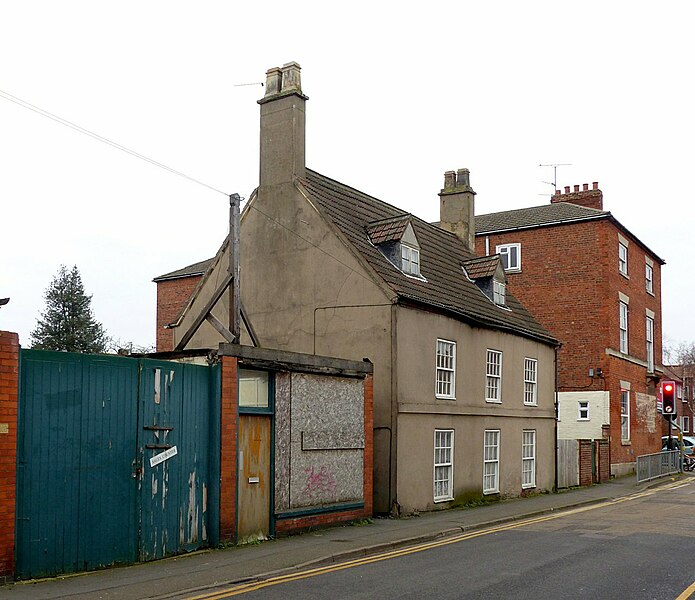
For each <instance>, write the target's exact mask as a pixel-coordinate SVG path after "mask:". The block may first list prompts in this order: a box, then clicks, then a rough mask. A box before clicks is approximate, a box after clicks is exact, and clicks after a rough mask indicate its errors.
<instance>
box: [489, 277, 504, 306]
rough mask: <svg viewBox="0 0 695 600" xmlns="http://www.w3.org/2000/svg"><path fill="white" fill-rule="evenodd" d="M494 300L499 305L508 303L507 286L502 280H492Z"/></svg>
mask: <svg viewBox="0 0 695 600" xmlns="http://www.w3.org/2000/svg"><path fill="white" fill-rule="evenodd" d="M492 301H493V302H494V303H495V304H497V306H506V305H507V286H506V285H505V284H504V282H502V281H497V280H496V279H493V280H492Z"/></svg>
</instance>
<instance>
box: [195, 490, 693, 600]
mask: <svg viewBox="0 0 695 600" xmlns="http://www.w3.org/2000/svg"><path fill="white" fill-rule="evenodd" d="M685 485H688V483H682V482H674V483H671V484H668V485H664V486H661V487H659V488H658V489H654V490H646V491H644V492H638V493H636V494H632V495H630V496H624V497H622V498H616V499H614V500H607V501H605V502H600V503H597V504H592V505H590V506H582V507H579V508H574V509H570V510H566V511H563V512H559V513H554V514H550V515H544V516H541V517H533V518H530V519H524V520H523V521H515V522H513V523H506V524H504V525H497V526H494V527H488V528H486V529H481V530H478V531H472V532H469V533H461V534H457V535H453V536H451V537H447V538H445V539H441V540H437V541H433V542H427V543H424V544H418V545H417V546H410V547H408V548H403V549H400V550H392V551H390V552H384V553H383V554H377V555H374V556H369V557H367V556H365V557H364V558H357V559H354V560H349V561H346V562H343V563H340V564H337V565H326V566H325V567H317V568H315V569H308V570H306V571H302V572H301V573H289V574H287V575H278V576H276V577H269V578H268V579H263V580H261V581H253V582H250V583H245V584H241V585H237V586H234V587H230V588H226V589H223V590H218V591H216V592H210V593H207V594H202V595H199V596H191V597H189V598H188V599H187V600H222V599H223V598H231V597H232V596H239V595H241V594H247V593H248V592H253V591H256V590H260V589H263V588H266V587H271V586H274V585H280V584H282V583H290V582H292V581H300V580H302V579H309V578H311V577H316V576H318V575H324V574H326V573H335V572H337V571H343V570H345V569H352V568H354V567H360V566H362V565H368V564H371V563H375V562H381V561H384V560H391V559H393V558H398V557H400V556H407V555H408V554H415V553H416V552H424V551H425V550H431V549H432V548H439V547H442V546H448V545H449V544H457V543H458V542H463V541H465V540H470V539H473V538H477V537H481V536H484V535H490V534H492V533H498V532H500V531H509V530H511V529H518V528H519V527H526V526H527V525H535V524H536V523H544V522H546V521H553V520H555V519H559V518H561V517H568V516H570V515H576V514H579V513H583V512H587V511H590V510H595V509H597V508H602V507H605V506H611V505H614V504H619V503H621V502H628V501H631V500H637V499H639V498H645V497H647V496H651V495H653V494H656V493H657V492H659V491H663V490H671V489H677V488H680V487H683V486H685ZM693 592H695V583H693V584H692V585H691V586H690V587H689V588H688V589H687V590H685V591H684V592H683V593H682V594H681V595H680V596H678V598H676V600H687V599H688V598H690V597H691V595H692V594H693Z"/></svg>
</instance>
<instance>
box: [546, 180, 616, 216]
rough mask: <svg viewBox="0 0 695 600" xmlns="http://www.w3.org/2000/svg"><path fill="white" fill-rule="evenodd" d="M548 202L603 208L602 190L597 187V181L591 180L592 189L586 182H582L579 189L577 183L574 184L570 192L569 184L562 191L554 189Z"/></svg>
mask: <svg viewBox="0 0 695 600" xmlns="http://www.w3.org/2000/svg"><path fill="white" fill-rule="evenodd" d="M550 202H551V203H552V204H555V203H557V202H570V203H572V204H578V205H579V206H584V207H586V208H596V209H598V210H603V192H602V191H601V190H600V189H598V181H594V182H593V184H592V189H589V184H588V183H585V184H583V185H582V189H581V190H580V189H579V185H575V186H574V191H572V192H570V186H569V185H566V186H565V191H564V193H563V192H562V190H559V189H558V190H555V194H553V196H551V198H550Z"/></svg>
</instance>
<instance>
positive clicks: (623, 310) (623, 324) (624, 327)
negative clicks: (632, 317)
mask: <svg viewBox="0 0 695 600" xmlns="http://www.w3.org/2000/svg"><path fill="white" fill-rule="evenodd" d="M628 349H629V345H628V304H627V302H623V301H622V300H621V301H620V351H621V352H622V353H623V354H628Z"/></svg>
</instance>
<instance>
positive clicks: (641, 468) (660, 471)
mask: <svg viewBox="0 0 695 600" xmlns="http://www.w3.org/2000/svg"><path fill="white" fill-rule="evenodd" d="M636 469H637V483H641V482H642V481H649V480H650V479H656V478H658V477H663V476H664V475H673V474H674V473H679V472H680V471H681V457H680V452H679V451H678V450H672V451H669V452H659V453H658V454H645V455H644V456H638V457H637V465H636Z"/></svg>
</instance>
